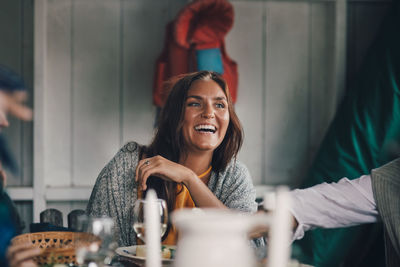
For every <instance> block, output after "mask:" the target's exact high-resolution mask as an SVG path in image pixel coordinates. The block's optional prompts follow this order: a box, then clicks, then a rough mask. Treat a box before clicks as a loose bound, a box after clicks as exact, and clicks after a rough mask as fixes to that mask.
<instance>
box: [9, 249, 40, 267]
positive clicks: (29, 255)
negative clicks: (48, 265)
mask: <svg viewBox="0 0 400 267" xmlns="http://www.w3.org/2000/svg"><path fill="white" fill-rule="evenodd" d="M40 253H41V250H40V249H39V248H34V247H32V245H31V244H18V245H10V246H9V247H8V249H7V254H6V256H7V260H8V264H9V267H37V265H36V263H35V262H34V261H33V257H35V256H38V255H39V254H40Z"/></svg>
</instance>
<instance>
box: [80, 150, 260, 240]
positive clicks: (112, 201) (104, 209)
mask: <svg viewBox="0 0 400 267" xmlns="http://www.w3.org/2000/svg"><path fill="white" fill-rule="evenodd" d="M139 150H140V146H139V145H138V144H137V143H135V142H130V143H128V144H126V145H125V146H124V147H122V148H121V149H120V150H119V152H118V153H117V154H116V155H115V156H114V158H113V159H111V161H110V162H109V163H108V164H107V165H106V166H105V167H104V168H103V170H102V171H101V172H100V174H99V176H98V177H97V180H96V184H95V185H94V188H93V191H92V194H91V196H90V199H89V203H88V206H87V210H86V212H87V213H88V215H90V216H103V215H106V216H109V217H112V218H113V219H114V221H115V229H114V230H115V238H116V240H118V244H119V245H120V246H129V245H135V244H136V236H135V233H134V231H133V229H132V228H133V227H132V225H133V221H132V215H131V208H132V205H133V203H134V202H135V200H136V199H137V183H136V182H135V170H136V166H137V164H138V161H139ZM208 188H209V189H210V190H211V191H212V192H213V193H214V195H215V196H216V197H217V198H218V199H219V200H220V201H221V202H222V203H223V204H224V205H226V206H227V207H228V208H231V209H235V210H239V211H243V212H255V211H256V210H257V203H256V202H255V198H256V193H255V189H254V187H253V183H252V180H251V177H250V174H249V171H248V169H247V168H246V167H245V166H244V165H243V164H242V163H240V162H239V161H234V160H232V161H231V162H230V163H229V164H228V166H227V167H226V168H225V170H223V171H220V172H218V173H215V172H212V173H211V178H210V180H209V182H208Z"/></svg>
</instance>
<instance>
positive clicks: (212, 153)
mask: <svg viewBox="0 0 400 267" xmlns="http://www.w3.org/2000/svg"><path fill="white" fill-rule="evenodd" d="M174 81H175V82H174V83H173V84H172V89H171V91H170V94H169V96H168V99H167V101H166V104H165V106H164V108H163V109H162V112H161V115H160V119H159V121H158V126H157V132H156V134H155V137H154V139H153V141H152V143H151V144H150V145H148V146H141V145H139V144H137V143H135V142H130V143H128V144H126V145H125V146H124V147H123V148H122V149H121V150H120V151H119V152H118V153H117V155H116V156H115V157H114V158H113V159H112V160H111V161H110V162H109V163H108V164H107V165H106V166H105V167H104V169H103V170H102V171H101V173H100V175H99V177H98V178H97V181H96V184H95V186H94V188H93V192H92V195H91V197H90V200H89V204H88V207H87V212H88V213H89V215H93V216H101V215H107V216H110V217H112V218H114V220H115V222H116V225H117V229H116V235H117V238H118V242H119V245H123V246H128V245H136V244H137V241H136V237H135V234H134V232H133V229H132V222H133V218H132V216H131V211H130V208H131V207H132V206H133V203H134V202H135V201H136V199H138V198H142V197H143V196H144V195H145V194H146V191H147V190H148V189H149V188H153V189H155V190H156V192H157V195H158V197H159V198H163V199H165V200H166V202H167V206H168V211H169V212H171V211H173V210H176V209H180V208H185V207H188V208H190V207H214V208H221V209H225V208H230V209H236V210H240V211H244V212H255V211H256V208H257V205H256V202H255V189H254V187H253V184H252V180H251V177H250V174H249V172H248V170H247V168H246V167H245V166H244V165H243V164H242V163H240V162H239V161H237V160H236V156H237V154H238V152H239V149H240V147H241V144H242V139H243V133H242V127H241V125H240V122H239V119H238V117H237V116H236V114H235V111H234V109H233V105H232V102H231V98H230V95H229V90H228V87H227V85H226V82H225V81H224V80H223V79H222V78H221V76H220V75H218V74H217V73H214V72H209V71H201V72H196V73H190V74H185V75H182V76H179V77H177V78H175V79H174ZM163 243H164V244H170V245H173V244H175V243H176V232H175V228H174V227H173V226H172V225H168V229H167V233H166V234H165V236H164V238H163Z"/></svg>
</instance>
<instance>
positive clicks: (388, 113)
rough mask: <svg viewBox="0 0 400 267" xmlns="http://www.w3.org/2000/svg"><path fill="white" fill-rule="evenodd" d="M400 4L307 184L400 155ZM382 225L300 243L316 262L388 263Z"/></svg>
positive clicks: (352, 174)
mask: <svg viewBox="0 0 400 267" xmlns="http://www.w3.org/2000/svg"><path fill="white" fill-rule="evenodd" d="M399 14H400V12H399V5H398V4H396V5H394V6H393V8H391V14H388V16H387V17H386V19H385V21H384V23H383V25H382V26H383V27H382V28H381V30H380V33H379V35H378V36H377V38H376V40H375V42H374V44H373V46H372V47H371V48H370V50H369V51H368V53H367V57H366V60H365V61H364V63H363V65H362V69H361V71H360V74H359V76H358V79H357V81H356V83H355V84H354V85H353V86H350V87H349V88H348V89H347V94H346V96H345V97H344V99H343V102H342V103H341V106H340V107H339V109H338V112H337V114H336V116H335V119H334V121H333V122H332V124H331V126H330V128H329V130H328V132H327V135H326V136H325V138H324V141H323V143H322V145H321V148H320V150H319V152H318V154H317V156H316V159H315V161H314V163H313V166H312V167H311V169H310V172H309V174H308V176H307V178H306V180H305V183H304V184H303V187H309V186H312V185H315V184H319V183H322V182H336V181H338V180H339V179H340V178H342V177H348V178H349V179H354V178H358V177H359V176H361V175H363V174H368V173H370V171H371V169H373V168H376V167H379V166H381V165H383V164H385V163H387V162H388V161H390V160H392V159H394V158H396V157H397V153H398V150H399V149H400V148H399V147H400V146H399V140H400V93H399V85H400V34H399V33H400V20H399ZM381 228H382V226H381V225H377V224H375V225H363V226H359V227H351V228H344V229H330V230H326V229H317V230H313V231H310V232H308V233H306V235H305V238H304V239H302V240H300V241H298V242H296V243H295V248H294V251H297V252H298V254H299V255H297V257H298V258H299V259H300V260H302V261H303V262H306V263H309V264H312V265H315V266H352V267H355V266H363V267H365V266H374V267H376V266H384V251H383V241H382V240H383V238H382V235H383V234H382V230H381Z"/></svg>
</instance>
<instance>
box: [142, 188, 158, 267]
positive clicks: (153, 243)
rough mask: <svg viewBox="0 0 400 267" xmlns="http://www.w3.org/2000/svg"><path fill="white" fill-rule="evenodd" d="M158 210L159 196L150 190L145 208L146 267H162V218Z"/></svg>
mask: <svg viewBox="0 0 400 267" xmlns="http://www.w3.org/2000/svg"><path fill="white" fill-rule="evenodd" d="M158 209H159V207H158V206H157V194H156V192H155V191H154V190H149V191H148V192H147V194H146V204H145V206H144V223H145V231H146V234H145V240H146V267H161V244H160V241H161V239H160V236H161V229H160V221H161V218H160V212H159V210H158Z"/></svg>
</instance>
